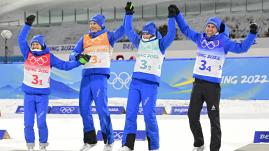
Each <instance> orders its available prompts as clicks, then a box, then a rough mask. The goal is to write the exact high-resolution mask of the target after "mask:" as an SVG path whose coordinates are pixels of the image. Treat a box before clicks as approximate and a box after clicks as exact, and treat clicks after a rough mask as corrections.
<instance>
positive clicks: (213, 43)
mask: <svg viewBox="0 0 269 151" xmlns="http://www.w3.org/2000/svg"><path fill="white" fill-rule="evenodd" d="M201 46H202V47H203V48H206V47H207V48H208V49H214V48H216V47H217V46H219V41H218V40H216V41H209V42H207V41H206V40H205V39H204V40H203V41H201Z"/></svg>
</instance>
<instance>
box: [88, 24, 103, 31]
mask: <svg viewBox="0 0 269 151" xmlns="http://www.w3.org/2000/svg"><path fill="white" fill-rule="evenodd" d="M89 29H90V31H91V32H98V31H100V30H101V29H102V28H101V26H99V25H98V24H97V23H96V22H94V21H90V22H89Z"/></svg>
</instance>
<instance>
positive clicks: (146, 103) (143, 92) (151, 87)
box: [122, 79, 159, 150]
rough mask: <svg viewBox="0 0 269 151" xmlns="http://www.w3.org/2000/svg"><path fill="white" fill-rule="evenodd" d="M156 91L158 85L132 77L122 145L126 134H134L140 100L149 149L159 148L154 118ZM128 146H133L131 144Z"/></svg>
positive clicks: (156, 125) (156, 124) (157, 130)
mask: <svg viewBox="0 0 269 151" xmlns="http://www.w3.org/2000/svg"><path fill="white" fill-rule="evenodd" d="M157 93H158V85H157V84H156V83H153V82H152V83H151V82H145V81H141V80H138V79H132V82H131V84H130V89H129V94H128V102H127V108H126V119H125V126H124V134H123V138H122V144H123V145H126V137H127V135H128V134H136V131H137V113H138V109H139V104H140V102H142V107H143V113H144V121H145V125H146V134H147V137H148V139H149V141H150V143H149V150H155V149H159V129H158V123H157V119H156V101H157ZM128 147H129V148H133V146H128Z"/></svg>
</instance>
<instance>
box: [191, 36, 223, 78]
mask: <svg viewBox="0 0 269 151" xmlns="http://www.w3.org/2000/svg"><path fill="white" fill-rule="evenodd" d="M225 56H226V54H225V51H224V49H223V47H222V46H221V45H220V41H219V40H216V41H206V40H205V39H203V38H202V40H201V42H200V44H199V45H198V50H197V56H196V61H195V65H194V70H193V73H194V74H197V75H202V76H208V77H214V78H221V76H222V68H223V64H224V61H225Z"/></svg>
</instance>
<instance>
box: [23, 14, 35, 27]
mask: <svg viewBox="0 0 269 151" xmlns="http://www.w3.org/2000/svg"><path fill="white" fill-rule="evenodd" d="M34 21H35V15H30V16H28V17H27V18H26V22H25V24H27V25H29V26H32V25H33V22H34Z"/></svg>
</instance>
